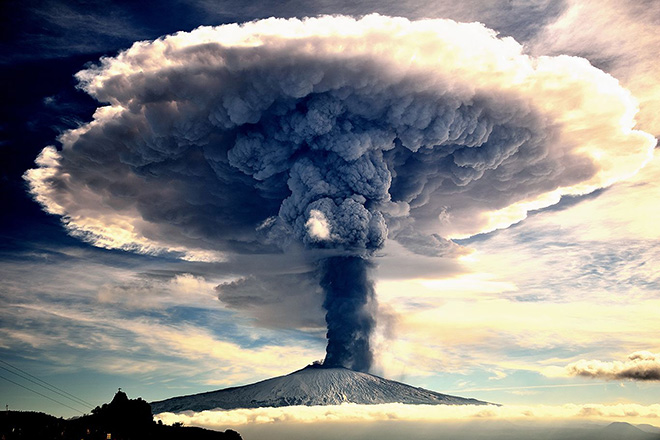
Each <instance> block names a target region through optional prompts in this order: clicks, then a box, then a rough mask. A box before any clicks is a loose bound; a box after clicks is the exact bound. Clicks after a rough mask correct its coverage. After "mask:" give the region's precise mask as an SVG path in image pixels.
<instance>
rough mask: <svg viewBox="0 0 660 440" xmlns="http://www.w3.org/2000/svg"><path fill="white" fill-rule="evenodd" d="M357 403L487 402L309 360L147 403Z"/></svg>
mask: <svg viewBox="0 0 660 440" xmlns="http://www.w3.org/2000/svg"><path fill="white" fill-rule="evenodd" d="M342 403H358V404H367V405H375V404H380V403H407V404H417V405H488V402H482V401H479V400H476V399H468V398H463V397H456V396H449V395H447V394H441V393H437V392H435V391H430V390H426V389H424V388H417V387H413V386H411V385H406V384H404V383H401V382H396V381H393V380H388V379H383V378H382V377H378V376H375V375H373V374H368V373H361V372H358V371H353V370H349V369H347V368H327V367H322V366H318V365H310V366H307V367H305V368H303V369H302V370H298V371H294V372H293V373H290V374H287V375H285V376H279V377H274V378H272V379H266V380H263V381H261V382H256V383H253V384H250V385H245V386H240V387H232V388H225V389H221V390H217V391H209V392H206V393H201V394H193V395H189V396H180V397H172V398H170V399H166V400H161V401H158V402H152V403H151V409H152V411H153V413H154V414H158V413H162V412H182V411H204V410H210V409H237V408H261V407H280V406H293V405H305V406H317V405H340V404H342Z"/></svg>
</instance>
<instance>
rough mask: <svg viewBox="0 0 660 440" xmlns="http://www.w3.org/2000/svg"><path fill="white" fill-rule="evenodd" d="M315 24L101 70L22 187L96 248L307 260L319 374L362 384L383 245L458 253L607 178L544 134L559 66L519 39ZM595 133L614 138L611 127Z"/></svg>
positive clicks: (120, 60) (339, 21) (109, 64)
mask: <svg viewBox="0 0 660 440" xmlns="http://www.w3.org/2000/svg"><path fill="white" fill-rule="evenodd" d="M316 20H318V21H314V19H312V20H308V21H302V22H301V21H297V20H290V21H282V20H275V19H273V20H265V21H260V22H254V23H249V24H246V25H244V26H242V27H239V26H222V27H219V28H213V29H211V28H200V29H198V30H196V31H194V32H192V33H190V34H186V33H180V34H177V35H175V36H170V37H165V38H162V39H159V40H157V41H155V42H151V43H149V42H140V43H136V44H135V45H134V46H133V47H132V48H131V49H130V50H128V51H126V52H124V53H122V54H120V55H118V56H117V57H115V58H106V59H103V60H102V61H101V64H100V65H99V66H96V67H92V68H90V69H88V70H85V71H82V72H80V73H79V74H78V78H79V79H80V81H81V87H82V88H84V89H85V90H86V91H87V92H88V93H90V94H91V95H92V96H94V97H95V98H97V99H98V100H99V101H101V102H105V103H108V104H109V105H108V106H106V107H102V108H100V109H99V111H98V112H97V114H96V115H95V120H94V121H93V122H91V123H89V124H87V125H85V126H83V127H81V128H79V129H76V130H72V131H70V132H67V133H65V134H64V135H63V136H62V138H61V142H62V144H63V147H62V150H61V151H56V150H55V149H54V148H53V147H48V148H46V149H44V151H43V152H42V154H41V156H40V157H39V158H38V161H37V163H38V164H39V165H40V168H38V169H35V170H30V171H29V172H28V173H26V179H27V180H28V181H29V182H30V185H31V191H32V193H33V194H34V196H35V198H36V199H37V200H38V201H39V202H40V203H42V204H43V205H44V207H45V208H46V209H47V210H48V211H49V212H52V213H55V214H58V215H61V216H62V217H63V221H64V223H65V224H66V225H67V227H68V228H69V230H70V231H71V233H72V234H75V235H77V236H80V237H82V238H83V239H86V240H88V241H90V242H92V243H94V244H96V245H98V246H103V247H109V248H123V249H128V250H134V251H138V252H145V253H158V252H171V253H175V254H177V255H180V256H182V257H184V258H190V259H205V258H225V259H227V258H231V257H232V255H236V254H273V253H281V252H285V253H290V252H296V253H302V254H303V255H305V259H306V260H307V261H308V262H309V264H310V266H314V265H316V267H317V268H318V279H317V281H318V282H320V284H321V287H322V288H323V291H324V293H325V301H324V307H325V309H326V322H327V324H328V339H329V342H328V350H327V356H326V362H327V364H329V365H335V366H336V365H340V366H346V367H349V368H354V369H359V370H365V371H366V370H368V369H369V367H370V365H371V360H372V358H373V354H372V353H371V349H370V346H369V337H370V334H371V331H372V329H373V327H374V318H373V313H372V311H373V309H374V307H375V299H374V288H373V284H372V282H371V281H369V277H368V268H369V267H370V266H371V263H370V259H372V257H373V255H374V253H375V252H376V251H377V250H379V249H381V248H382V247H383V246H384V243H385V241H386V239H391V240H396V241H398V242H399V243H400V244H401V245H403V246H404V247H406V248H407V249H409V250H410V251H412V252H416V253H419V254H422V255H427V256H447V255H452V254H454V253H455V248H456V245H455V244H454V243H452V242H450V241H448V240H446V238H443V237H442V236H441V235H439V234H438V233H437V231H438V225H439V223H442V222H447V223H448V224H450V225H453V226H452V227H454V228H455V229H457V230H466V231H473V230H477V231H478V230H479V228H480V227H481V226H483V224H485V219H486V215H485V213H488V212H492V211H496V210H499V209H503V208H506V207H509V206H510V205H512V204H515V203H517V202H521V201H527V200H534V199H535V198H537V197H540V196H541V195H544V194H546V193H551V192H553V191H557V190H559V189H561V188H567V187H570V186H571V185H574V184H577V183H581V182H586V181H589V182H592V180H593V179H596V178H597V177H598V173H599V171H600V169H599V166H600V165H599V163H597V162H596V161H595V160H594V158H593V157H592V156H591V155H589V154H586V153H585V152H584V150H583V149H582V147H581V144H580V143H579V142H573V141H572V140H571V138H570V135H565V134H564V133H562V124H563V123H560V122H557V121H555V119H554V118H559V116H561V115H559V116H557V115H556V114H555V113H553V112H557V111H558V110H556V108H559V107H561V106H560V104H558V103H561V102H562V101H561V100H557V96H559V95H560V92H561V91H558V90H557V89H556V88H550V92H547V91H546V89H545V88H544V87H545V86H543V84H544V83H543V80H544V78H546V77H550V79H551V80H552V81H555V80H554V79H553V78H554V77H553V76H552V75H555V74H554V73H552V72H551V69H550V73H548V66H550V65H551V63H550V61H548V60H545V61H544V63H546V64H543V69H545V70H543V69H542V70H541V73H539V77H538V78H536V77H533V75H535V74H536V72H535V70H534V69H535V67H534V64H533V63H532V62H530V60H529V59H528V58H526V57H525V56H523V55H522V54H521V48H520V47H519V46H517V45H516V44H515V42H512V41H511V40H500V39H498V38H496V37H495V36H494V34H493V33H492V32H490V31H489V30H487V29H485V28H484V27H483V26H481V25H478V24H469V25H466V24H458V23H454V22H451V21H443V20H435V21H425V22H408V21H407V20H404V19H392V18H389V17H381V16H368V17H365V18H364V19H363V20H361V21H356V20H354V19H351V18H348V17H322V18H319V19H316ZM291 29H295V32H294V31H292V30H291ZM475 42H476V43H475ZM475 51H477V52H478V53H476V54H475ZM568 62H571V63H574V64H575V66H574V67H575V69H572V70H570V72H572V73H571V75H573V76H571V81H572V82H571V83H570V84H571V85H570V87H571V89H570V90H571V93H572V92H573V91H574V89H575V88H576V87H584V88H585V90H589V91H588V92H587V91H585V92H584V93H585V96H587V95H588V94H589V93H593V91H592V90H591V89H592V80H602V81H605V79H603V78H604V77H605V76H604V74H603V76H602V77H601V76H599V75H601V74H602V72H599V71H597V70H596V69H594V68H592V67H591V66H588V65H586V64H584V63H581V62H579V61H575V62H574V61H570V60H569V61H567V60H561V62H558V64H559V65H560V66H561V69H558V71H559V73H557V74H556V75H558V76H559V77H561V75H564V73H563V70H562V69H564V65H565V63H568ZM576 69H577V70H576ZM574 71H579V72H583V71H584V72H586V73H583V74H584V76H585V79H579V80H578V79H575V75H574ZM581 74H582V73H581ZM528 76H529V77H532V79H529V80H528V81H527V82H526V83H525V84H526V86H525V87H519V86H518V84H519V82H520V81H521V80H520V78H527V77H528ZM594 78H595V79H594ZM498 81H499V82H498ZM552 81H550V82H549V83H550V84H560V83H561V81H559V82H557V81H555V82H552ZM580 81H581V82H580ZM607 81H609V79H607ZM512 84H514V85H515V87H514V86H512ZM539 84H540V85H539ZM607 84H608V86H609V85H610V83H607ZM615 86H616V85H614V86H612V87H615ZM553 87H554V86H553ZM616 87H618V86H616ZM519 89H520V90H519ZM537 89H538V91H537ZM617 93H618V89H617ZM617 96H619V95H617ZM622 96H623V95H622ZM540 97H546V98H540ZM540 99H548V100H549V101H551V102H550V104H547V105H546V103H544V102H537V100H540ZM585 102H586V100H585ZM624 104H625V105H624ZM626 105H628V104H627V102H625V103H623V104H622V103H619V106H618V107H616V109H617V110H616V111H613V112H612V114H614V116H611V117H612V118H613V119H616V120H617V121H620V120H621V118H622V116H621V115H619V113H616V112H625V111H627V110H626V109H627V107H626ZM631 105H632V104H631ZM571 112H572V113H571V115H572V117H573V118H574V119H576V116H575V115H582V113H580V112H583V113H585V114H587V113H588V111H587V110H585V109H584V108H580V107H578V108H577V109H576V108H575V107H574V106H571ZM603 114H606V115H607V117H610V113H606V112H603ZM625 114H626V115H632V114H634V112H628V113H625ZM630 117H632V116H630ZM587 119H589V118H587ZM593 119H594V118H590V119H589V120H590V121H593ZM567 120H568V119H567ZM576 120H578V123H576V124H577V125H578V126H580V127H581V125H580V124H581V122H580V121H581V120H580V119H579V118H577V119H576ZM569 122H570V121H569ZM593 123H594V125H595V126H596V127H597V129H595V130H594V132H597V133H602V136H603V137H607V135H608V133H610V131H608V130H611V129H610V128H609V121H605V122H603V123H602V124H601V122H600V121H598V122H593ZM598 124H601V125H598ZM603 124H604V125H603ZM619 126H621V124H619ZM602 127H606V128H602ZM576 132H578V131H576ZM582 132H583V131H579V133H582ZM624 132H625V133H626V136H628V135H630V136H633V134H630V133H632V132H630V131H624ZM592 144H593V145H596V147H599V148H600V146H601V145H600V144H599V143H598V142H594V143H592ZM592 144H590V145H592ZM602 144H603V145H609V138H608V139H607V143H606V142H604V141H603V142H602ZM602 148H606V147H602ZM628 152H629V151H626V154H628ZM599 154H600V155H601V156H602V151H599ZM626 157H632V156H630V155H629V156H626ZM612 169H615V168H613V167H609V168H608V172H609V171H611V170H612ZM599 181H600V180H598V179H596V180H593V182H599ZM593 182H592V183H590V185H594V184H597V183H593ZM582 191H584V190H582ZM518 219H520V217H519V218H518ZM209 255H211V257H209ZM274 279H275V278H274ZM249 284H250V285H252V286H253V287H255V288H256V289H257V291H259V290H264V288H262V287H258V283H256V284H255V283H254V282H253V283H249ZM240 285H241V284H240V282H238V284H236V285H235V286H234V287H231V288H230V287H227V289H229V290H232V289H233V291H234V292H235V291H236V286H240ZM219 290H220V291H221V296H222V295H223V293H222V286H221V287H220V289H219ZM224 298H225V300H226V301H227V302H230V303H231V295H229V296H227V295H225V296H224ZM248 299H249V301H253V302H254V301H255V298H248ZM248 299H245V301H247V300H248ZM235 301H238V303H245V301H240V300H235Z"/></svg>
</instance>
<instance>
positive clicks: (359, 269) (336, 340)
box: [321, 257, 376, 371]
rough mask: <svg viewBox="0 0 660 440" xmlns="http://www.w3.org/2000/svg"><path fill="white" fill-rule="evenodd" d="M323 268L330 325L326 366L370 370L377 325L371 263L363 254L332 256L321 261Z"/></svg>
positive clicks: (327, 315)
mask: <svg viewBox="0 0 660 440" xmlns="http://www.w3.org/2000/svg"><path fill="white" fill-rule="evenodd" d="M321 267H322V277H321V287H322V288H323V291H324V292H325V300H324V301H323V307H324V308H325V309H326V310H327V314H326V315H325V321H326V323H327V325H328V335H327V337H328V346H327V348H326V356H325V360H324V361H323V366H324V367H345V368H350V369H352V370H356V371H369V369H370V368H371V364H372V362H373V353H372V350H371V346H370V343H369V338H370V337H371V332H372V331H373V329H374V327H375V324H376V322H375V319H374V309H375V301H376V298H375V291H374V286H373V283H372V282H371V280H370V279H369V277H368V273H367V269H368V267H369V263H368V262H367V261H366V260H364V259H363V258H360V257H333V258H328V259H326V260H324V261H322V262H321Z"/></svg>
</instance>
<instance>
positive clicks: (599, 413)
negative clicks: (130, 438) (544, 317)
mask: <svg viewBox="0 0 660 440" xmlns="http://www.w3.org/2000/svg"><path fill="white" fill-rule="evenodd" d="M659 410H660V405H637V404H615V405H603V404H584V405H574V404H567V405H558V406H546V405H530V406H522V405H505V406H494V405H489V406H473V405H453V406H450V405H404V404H401V403H391V404H382V405H356V404H343V405H335V406H312V407H304V406H291V407H281V408H257V409H237V410H230V411H223V410H212V411H202V412H198V413H195V412H192V411H189V412H183V413H180V414H173V413H162V414H159V415H157V419H159V420H162V421H163V423H168V424H169V423H174V422H182V423H184V424H185V425H194V426H203V427H208V428H214V429H226V428H229V427H232V426H233V427H241V426H245V425H253V424H270V425H271V426H273V425H274V426H277V424H288V423H291V424H293V423H323V422H333V421H335V422H338V421H342V422H378V421H380V422H383V421H415V422H420V423H424V422H456V421H474V420H525V421H547V422H550V421H552V422H558V421H567V420H608V419H615V420H629V421H633V422H637V423H640V422H644V421H649V420H650V421H652V422H655V423H657V419H658V411H659Z"/></svg>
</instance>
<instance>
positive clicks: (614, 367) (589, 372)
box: [565, 351, 660, 381]
mask: <svg viewBox="0 0 660 440" xmlns="http://www.w3.org/2000/svg"><path fill="white" fill-rule="evenodd" d="M565 371H566V373H567V374H568V375H570V376H583V377H591V378H595V379H607V380H638V381H659V380H660V354H658V353H652V352H650V351H637V352H635V353H632V354H630V355H629V356H628V358H627V359H626V360H625V361H623V362H622V361H613V362H603V361H599V360H586V359H582V360H579V361H577V362H573V363H571V364H569V365H567V366H566V368H565Z"/></svg>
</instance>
